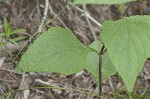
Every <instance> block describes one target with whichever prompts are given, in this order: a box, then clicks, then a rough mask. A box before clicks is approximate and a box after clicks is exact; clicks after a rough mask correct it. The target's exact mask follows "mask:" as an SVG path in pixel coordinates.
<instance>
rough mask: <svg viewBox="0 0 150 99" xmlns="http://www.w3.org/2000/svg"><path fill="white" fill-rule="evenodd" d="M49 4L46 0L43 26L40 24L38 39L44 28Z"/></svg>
mask: <svg viewBox="0 0 150 99" xmlns="http://www.w3.org/2000/svg"><path fill="white" fill-rule="evenodd" d="M48 2H49V0H45V7H44V13H43V17H42V20H41V24H40V26H39V29H38V32H39V34H37V37H38V36H39V35H40V33H41V31H42V27H43V25H44V22H45V20H46V17H47V12H48V4H49V3H48Z"/></svg>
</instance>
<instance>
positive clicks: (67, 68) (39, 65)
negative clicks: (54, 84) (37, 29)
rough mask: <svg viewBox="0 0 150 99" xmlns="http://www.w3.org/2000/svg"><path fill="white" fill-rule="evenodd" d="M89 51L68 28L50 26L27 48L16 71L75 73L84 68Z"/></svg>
mask: <svg viewBox="0 0 150 99" xmlns="http://www.w3.org/2000/svg"><path fill="white" fill-rule="evenodd" d="M90 51H93V50H92V49H91V48H89V47H88V46H85V45H83V44H82V43H80V41H79V40H77V38H76V37H75V36H74V35H73V33H72V32H70V31H69V30H68V29H63V28H61V27H56V28H51V29H49V30H48V31H47V32H45V33H43V34H42V35H41V36H40V37H39V38H38V39H37V40H35V42H34V43H33V44H32V45H31V46H30V47H29V48H28V50H27V52H26V53H25V54H24V55H23V57H22V59H21V61H20V63H19V66H18V67H17V69H16V71H17V72H50V71H53V72H59V73H64V74H71V73H76V72H79V71H81V70H82V69H84V68H86V58H87V54H88V52H90Z"/></svg>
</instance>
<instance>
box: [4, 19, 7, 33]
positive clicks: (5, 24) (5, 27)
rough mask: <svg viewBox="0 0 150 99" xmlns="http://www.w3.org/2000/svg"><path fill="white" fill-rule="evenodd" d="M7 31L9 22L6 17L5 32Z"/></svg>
mask: <svg viewBox="0 0 150 99" xmlns="http://www.w3.org/2000/svg"><path fill="white" fill-rule="evenodd" d="M7 29H8V22H7V19H6V17H4V30H5V32H6V31H7Z"/></svg>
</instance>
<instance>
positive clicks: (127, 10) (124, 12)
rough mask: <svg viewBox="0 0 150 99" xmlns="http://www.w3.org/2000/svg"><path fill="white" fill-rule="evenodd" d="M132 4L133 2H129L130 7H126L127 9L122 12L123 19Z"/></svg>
mask: <svg viewBox="0 0 150 99" xmlns="http://www.w3.org/2000/svg"><path fill="white" fill-rule="evenodd" d="M133 4H134V2H131V3H130V5H129V6H128V7H127V9H126V10H125V11H124V13H123V15H122V17H124V16H125V15H126V14H127V12H128V10H129V9H130V7H131V6H132V5H133Z"/></svg>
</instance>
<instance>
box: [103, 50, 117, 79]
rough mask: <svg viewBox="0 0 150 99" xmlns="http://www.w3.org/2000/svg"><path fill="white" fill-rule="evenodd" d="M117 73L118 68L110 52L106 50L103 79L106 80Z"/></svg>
mask: <svg viewBox="0 0 150 99" xmlns="http://www.w3.org/2000/svg"><path fill="white" fill-rule="evenodd" d="M116 73H117V71H116V68H115V66H114V65H113V63H112V62H111V60H110V57H109V55H108V52H105V53H104V55H103V58H102V79H103V80H105V79H107V78H108V77H110V76H112V75H114V74H116Z"/></svg>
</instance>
